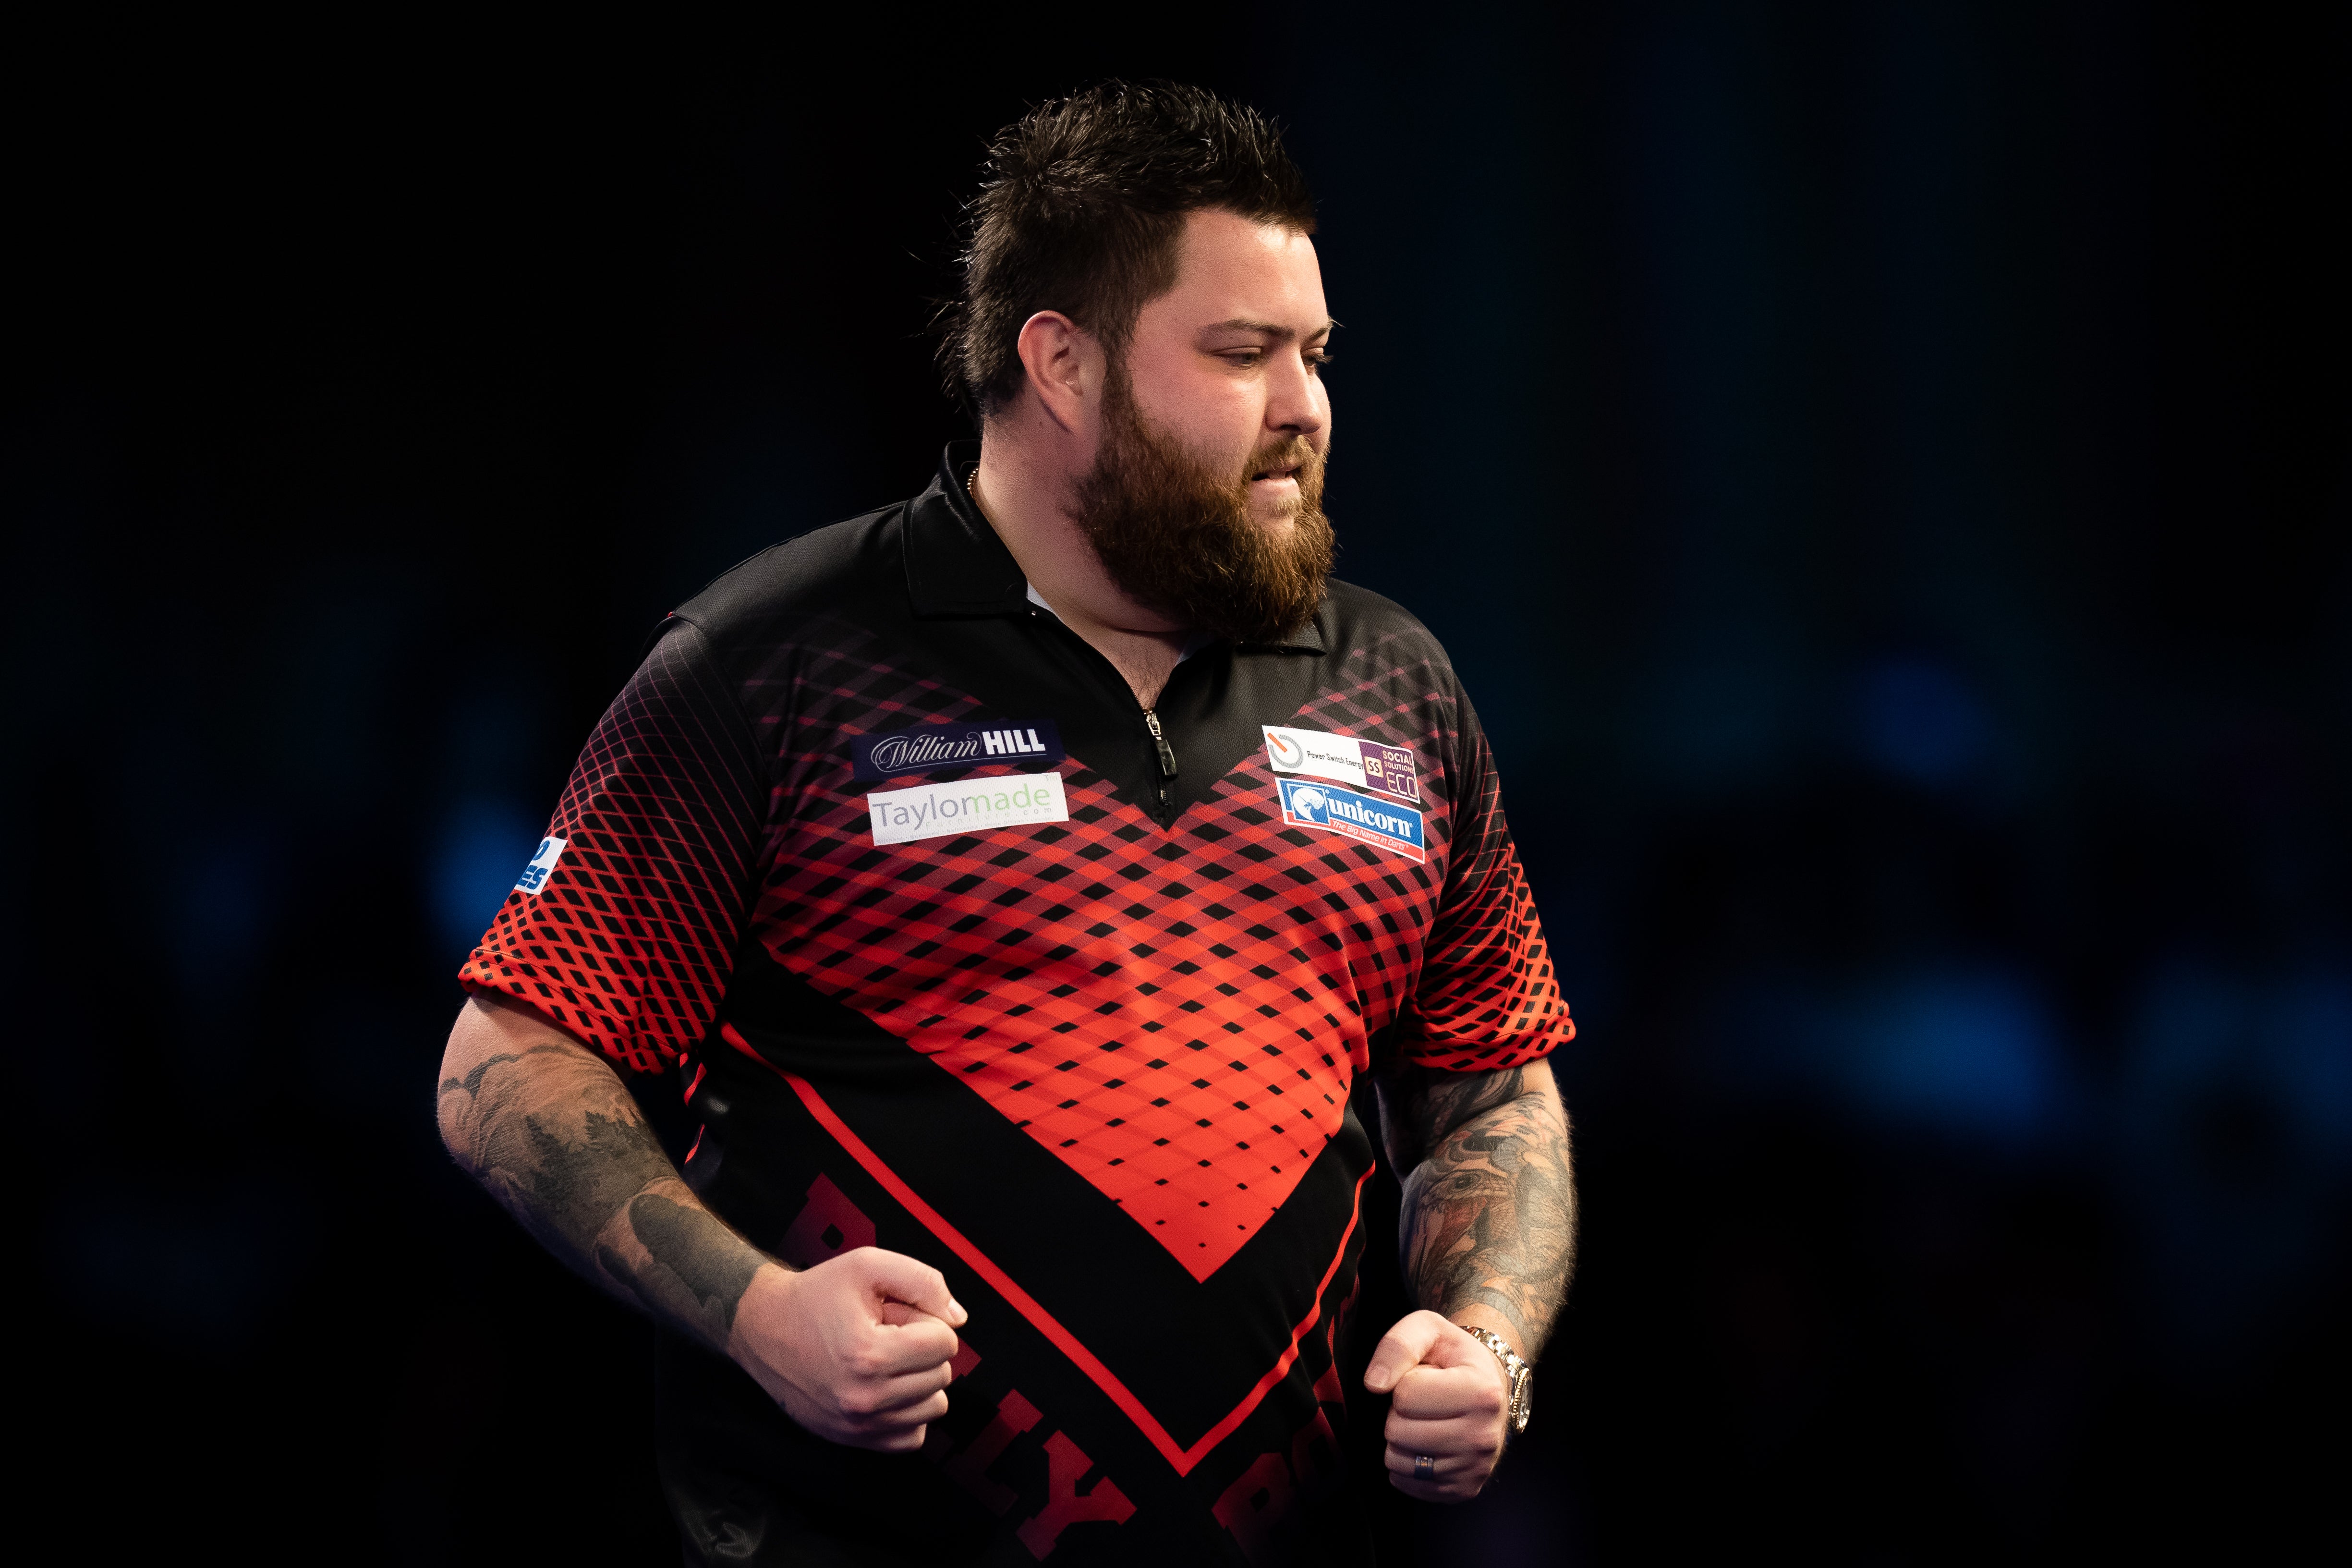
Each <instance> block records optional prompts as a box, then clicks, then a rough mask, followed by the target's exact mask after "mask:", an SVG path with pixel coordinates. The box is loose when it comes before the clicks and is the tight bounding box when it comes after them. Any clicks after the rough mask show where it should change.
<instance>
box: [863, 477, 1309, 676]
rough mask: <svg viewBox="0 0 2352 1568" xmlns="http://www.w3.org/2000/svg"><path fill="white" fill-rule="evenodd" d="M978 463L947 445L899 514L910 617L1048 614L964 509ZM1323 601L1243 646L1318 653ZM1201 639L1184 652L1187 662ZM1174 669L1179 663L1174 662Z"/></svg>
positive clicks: (992, 537) (969, 508) (975, 516)
mask: <svg viewBox="0 0 2352 1568" xmlns="http://www.w3.org/2000/svg"><path fill="white" fill-rule="evenodd" d="M979 462H980V443H979V442H977V441H950V442H949V443H948V447H947V450H946V451H944V452H942V453H941V454H940V471H939V474H938V476H937V477H936V478H934V479H932V480H931V482H930V486H929V489H925V490H924V491H923V493H922V494H921V495H919V496H917V497H916V498H915V499H914V500H913V501H912V502H910V503H909V504H908V508H907V593H908V597H909V598H911V599H912V600H913V602H914V609H915V614H917V615H918V616H1017V615H1025V614H1027V613H1028V610H1029V606H1030V605H1033V604H1034V605H1038V606H1039V607H1041V608H1043V609H1044V610H1045V612H1046V613H1047V614H1048V615H1051V614H1052V613H1053V608H1054V607H1053V606H1052V605H1048V604H1046V603H1045V600H1044V599H1042V598H1039V597H1038V596H1037V595H1036V593H1035V591H1034V590H1033V589H1032V588H1031V587H1030V586H1029V580H1028V578H1027V577H1025V576H1024V575H1023V574H1022V571H1021V564H1020V563H1019V562H1016V561H1015V560H1013V552H1011V551H1010V550H1007V549H1005V548H1004V541H1003V540H1002V539H999V538H998V537H997V536H996V530H995V529H994V528H992V527H991V526H990V525H989V521H988V519H986V518H984V517H982V516H981V514H980V508H979V507H977V506H975V505H973V504H972V499H971V491H970V490H968V489H965V488H964V484H965V480H966V479H967V477H968V476H969V475H970V474H971V470H972V469H973V468H975V467H976V466H978V464H979ZM1330 608H1331V607H1330V602H1329V601H1328V599H1327V600H1326V601H1325V602H1324V603H1323V604H1322V605H1318V607H1317V609H1316V611H1315V614H1314V616H1313V617H1312V618H1310V619H1309V620H1308V621H1307V624H1306V625H1305V626H1301V627H1299V628H1298V630H1297V631H1296V632H1293V633H1292V634H1291V635H1290V636H1288V637H1283V638H1280V639H1279V640H1277V641H1275V642H1270V643H1251V644H1248V645H1247V646H1248V647H1252V648H1281V649H1286V650H1290V651H1295V652H1299V653H1323V652H1326V651H1328V643H1327V642H1326V640H1325V637H1324V635H1323V621H1324V617H1325V616H1328V615H1329V614H1330ZM1202 646H1205V639H1203V641H1202V643H1200V644H1197V645H1196V646H1194V647H1187V648H1186V649H1185V652H1184V657H1185V658H1191V657H1192V654H1193V653H1195V652H1197V651H1198V648H1199V647H1202ZM1180 662H1181V661H1180Z"/></svg>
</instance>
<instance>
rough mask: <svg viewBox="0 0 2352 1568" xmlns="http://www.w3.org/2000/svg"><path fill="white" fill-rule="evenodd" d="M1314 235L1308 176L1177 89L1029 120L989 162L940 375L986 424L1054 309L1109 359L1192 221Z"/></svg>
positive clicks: (1162, 281)
mask: <svg viewBox="0 0 2352 1568" xmlns="http://www.w3.org/2000/svg"><path fill="white" fill-rule="evenodd" d="M1204 209H1216V210H1221V211H1225V212H1231V213H1234V214H1237V215H1239V216H1242V217H1245V218H1249V219H1251V220H1253V221H1255V222H1258V223H1274V224H1280V225H1282V226H1285V227H1287V228H1292V229H1296V230H1297V231H1298V232H1300V233H1302V234H1312V233H1314V232H1315V201H1314V198H1313V197H1312V196H1311V195H1308V194H1307V179H1306V176H1305V175H1303V174H1300V173H1299V171H1298V165H1297V164H1296V163H1292V162H1291V161H1290V154H1289V153H1286V152H1285V151H1283V146H1282V136H1281V133H1280V132H1279V131H1278V130H1277V129H1276V126H1275V124H1274V122H1273V121H1270V120H1268V119H1267V118H1266V117H1265V115H1263V114H1260V113H1259V112H1258V111H1257V110H1255V109H1250V108H1247V107H1245V106H1244V105H1240V104H1234V103H1228V102H1226V101H1225V100H1223V99H1221V98H1219V97H1217V96H1216V95H1215V94H1214V93H1211V92H1206V91H1203V90H1202V89H1200V88H1197V87H1184V86H1181V85H1179V84H1177V83H1173V82H1154V83H1150V84H1148V85H1143V86H1131V85H1129V83H1127V82H1123V81H1108V82H1104V83H1103V84H1102V85H1100V86H1099V87H1093V88H1088V89H1087V90H1086V91H1084V92H1079V93H1074V94H1072V95H1071V96H1070V97H1068V98H1065V99H1061V100H1056V101H1055V102H1051V103H1046V104H1043V105H1041V106H1039V107H1038V108H1036V109H1034V110H1031V111H1030V112H1029V113H1027V114H1025V115H1024V116H1023V117H1022V118H1021V119H1020V120H1018V121H1014V122H1013V124H1011V125H1008V126H1006V127H1005V128H1004V129H1003V131H1001V132H998V133H997V136H996V139H995V141H994V142H991V143H990V145H989V149H988V162H987V164H986V166H985V174H984V177H983V180H982V185H981V190H980V195H979V196H978V197H977V198H976V199H975V200H974V201H973V202H972V204H971V209H970V218H971V237H970V240H969V242H968V243H967V244H966V246H965V247H964V251H963V254H962V256H961V258H960V263H961V271H962V274H963V289H962V293H961V297H960V298H958V299H957V300H954V301H953V302H952V303H951V304H950V306H949V308H948V309H947V310H946V311H944V312H943V313H942V316H941V325H942V328H943V329H944V334H945V335H944V340H943V341H942V342H941V343H940V370H941V372H942V373H943V375H944V379H945V380H946V382H947V384H948V389H949V391H950V393H952V394H955V395H960V396H961V397H962V398H963V400H964V401H965V402H966V404H967V405H969V406H970V407H971V410H972V411H973V413H974V414H975V415H976V416H979V417H982V418H985V417H986V416H989V415H991V414H993V413H995V412H996V411H997V410H998V409H1000V408H1002V407H1003V405H1005V403H1006V402H1008V401H1009V400H1010V399H1011V398H1012V397H1013V395H1014V394H1015V393H1016V392H1018V391H1019V390H1020V387H1021V383H1022V378H1023V375H1024V372H1023V370H1022V367H1021V357H1020V354H1019V353H1018V350H1017V346H1016V345H1017V342H1018V340H1019V337H1020V333H1021V326H1022V323H1023V322H1024V321H1027V320H1028V319H1029V318H1030V317H1031V316H1033V315H1035V314H1036V313H1037V312H1038V311H1040V310H1059V311H1061V312H1062V313H1063V314H1064V315H1066V316H1067V317H1069V318H1070V320H1072V321H1076V323H1077V324H1078V325H1079V326H1080V327H1082V328H1084V329H1085V330H1086V331H1088V332H1090V333H1092V334H1093V335H1094V337H1095V339H1096V341H1097V342H1100V343H1101V344H1102V345H1103V347H1104V349H1105V350H1106V351H1107V352H1108V353H1109V354H1110V355H1111V356H1112V358H1113V359H1114V360H1115V361H1116V360H1117V359H1118V357H1119V356H1120V355H1121V354H1122V353H1124V352H1125V350H1126V347H1127V343H1128V340H1129V337H1130V336H1131V335H1132V334H1133V332H1134V330H1135V319H1136V316H1137V314H1138V313H1139V312H1140V311H1141V310H1142V309H1143V306H1144V304H1145V302H1146V301H1147V300H1152V299H1154V298H1156V297H1157V296H1159V295H1161V294H1164V293H1166V292H1167V291H1168V290H1169V289H1172V288H1174V287H1175V285H1176V259H1177V242H1178V239H1179V237H1181V235H1182V233H1183V228H1184V217H1185V215H1186V214H1188V213H1192V212H1199V211H1202V210H1204Z"/></svg>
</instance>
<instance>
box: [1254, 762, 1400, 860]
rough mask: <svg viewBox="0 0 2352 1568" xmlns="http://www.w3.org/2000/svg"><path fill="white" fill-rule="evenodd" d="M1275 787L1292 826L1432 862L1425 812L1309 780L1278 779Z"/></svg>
mask: <svg viewBox="0 0 2352 1568" xmlns="http://www.w3.org/2000/svg"><path fill="white" fill-rule="evenodd" d="M1275 787H1276V789H1278V790H1280V791H1281V792H1282V820H1283V821H1285V822H1286V823H1288V824H1290V825H1291V826H1293V827H1312V828H1314V829H1316V830H1317V831H1318V832H1322V833H1337V834H1339V835H1340V836H1341V837H1346V838H1352V839H1355V840H1356V841H1357V842H1358V843H1360V844H1370V845H1371V846H1373V847H1375V848H1380V849H1385V850H1387V851H1388V852H1389V853H1391V855H1402V856H1403V857H1404V858H1406V859H1408V860H1425V859H1426V858H1427V856H1426V854H1425V853H1424V849H1423V844H1422V841H1421V813H1419V812H1417V811H1415V810H1413V809H1412V807H1411V806H1409V805H1398V804H1397V803H1396V802H1394V801H1392V800H1383V799H1381V797H1380V796H1378V795H1362V794H1360V793H1358V792H1357V791H1355V790H1351V789H1341V788H1340V787H1339V785H1337V784H1311V783H1309V782H1308V781H1307V780H1305V779H1276V781H1275Z"/></svg>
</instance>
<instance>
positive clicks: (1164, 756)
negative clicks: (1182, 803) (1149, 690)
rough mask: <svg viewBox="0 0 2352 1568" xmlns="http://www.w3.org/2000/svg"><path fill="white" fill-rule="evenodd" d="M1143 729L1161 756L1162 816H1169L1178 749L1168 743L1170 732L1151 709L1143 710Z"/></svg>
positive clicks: (1157, 714)
mask: <svg viewBox="0 0 2352 1568" xmlns="http://www.w3.org/2000/svg"><path fill="white" fill-rule="evenodd" d="M1143 727H1144V728H1145V729H1147V730H1149V731H1151V744H1152V747H1153V749H1154V750H1156V751H1157V752H1159V755H1160V816H1162V817H1165V816H1167V815H1168V797H1169V793H1170V785H1169V781H1170V780H1171V779H1173V778H1174V777H1175V776H1176V748H1175V747H1173V746H1171V745H1170V744H1169V743H1168V732H1167V731H1164V730H1162V729H1161V728H1160V715H1159V713H1158V712H1157V711H1156V710H1152V709H1150V708H1146V709H1145V710H1143Z"/></svg>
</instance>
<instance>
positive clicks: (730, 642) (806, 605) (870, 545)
mask: <svg viewBox="0 0 2352 1568" xmlns="http://www.w3.org/2000/svg"><path fill="white" fill-rule="evenodd" d="M905 511H906V505H905V503H904V502H900V503H898V504H896V505H892V506H887V507H884V508H882V509H880V510H877V511H870V512H867V513H866V514H865V515H864V516H862V517H853V518H851V519H849V520H848V521H845V522H836V523H831V524H828V525H827V526H825V527H824V528H819V529H815V530H814V531H810V532H807V533H803V534H801V535H799V536H798V537H796V538H793V539H788V540H785V541H784V542H782V543H779V544H772V545H770V546H768V548H767V549H765V550H762V551H761V552H759V553H758V554H757V555H754V556H752V557H751V559H750V560H748V561H744V562H741V563H738V564H736V565H734V566H732V567H730V568H729V569H728V570H727V571H725V572H722V573H720V574H719V575H718V576H716V577H714V578H712V579H711V580H710V582H709V584H705V585H704V587H703V589H702V591H701V592H700V593H698V594H697V595H694V597H692V598H691V599H688V601H687V602H686V603H685V604H683V605H679V606H678V607H677V609H675V610H673V611H671V612H670V614H669V616H668V618H667V619H666V620H665V621H664V622H663V623H662V628H663V629H667V628H668V627H670V626H676V625H677V624H678V623H680V622H684V623H686V624H687V625H689V626H693V627H694V628H695V629H696V630H698V631H699V632H700V633H701V634H702V636H703V638H704V640H705V641H706V642H707V643H708V645H709V648H710V650H711V652H712V654H713V655H714V656H715V657H716V658H718V659H719V661H720V662H721V663H722V664H724V663H729V662H731V658H732V656H734V655H736V654H738V653H740V652H742V651H744V650H746V649H747V648H751V647H772V646H773V645H774V644H776V643H778V642H782V641H790V640H792V638H793V634H794V632H795V630H796V629H797V628H800V627H803V626H806V625H807V624H808V623H809V622H810V621H811V620H812V619H814V618H816V617H819V616H838V615H842V614H844V613H846V614H848V615H850V616H856V617H857V618H860V619H866V620H869V621H870V620H871V619H872V618H874V617H875V616H877V614H880V613H883V612H885V611H887V609H889V608H892V607H897V608H899V609H900V610H901V611H902V613H903V602H904V600H905V597H906V584H905V572H904V569H903V566H902V564H901V559H902V557H901V553H900V545H899V529H900V524H901V522H902V521H903V519H904V514H905Z"/></svg>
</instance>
